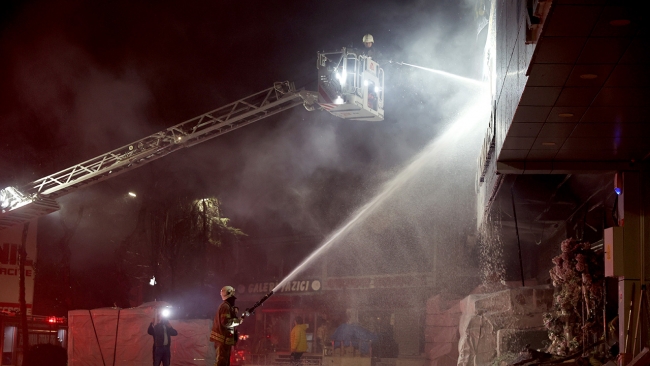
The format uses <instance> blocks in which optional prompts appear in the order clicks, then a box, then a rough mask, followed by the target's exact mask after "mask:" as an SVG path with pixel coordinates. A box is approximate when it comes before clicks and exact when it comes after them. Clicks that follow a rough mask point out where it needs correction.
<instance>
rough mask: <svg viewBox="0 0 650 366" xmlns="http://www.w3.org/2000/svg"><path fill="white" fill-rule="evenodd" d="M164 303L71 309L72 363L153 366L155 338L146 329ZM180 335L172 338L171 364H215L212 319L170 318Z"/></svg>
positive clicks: (69, 325) (70, 350) (69, 340)
mask: <svg viewBox="0 0 650 366" xmlns="http://www.w3.org/2000/svg"><path fill="white" fill-rule="evenodd" d="M160 306H161V303H160V302H157V303H148V304H143V305H141V306H139V307H137V308H130V309H118V308H102V309H94V310H73V311H70V312H68V329H69V338H68V365H69V366H140V365H142V366H144V365H147V366H148V365H151V363H152V362H153V359H152V350H153V337H152V336H150V335H149V334H147V328H148V327H149V324H150V323H151V320H152V319H153V315H154V312H155V309H156V308H157V307H160ZM170 323H171V325H172V327H174V329H176V330H177V331H178V335H177V336H175V337H172V345H171V352H172V364H173V365H175V366H184V365H201V366H203V365H206V366H207V365H213V364H214V346H213V343H211V342H210V341H209V336H210V327H211V326H212V320H210V319H190V320H171V321H170Z"/></svg>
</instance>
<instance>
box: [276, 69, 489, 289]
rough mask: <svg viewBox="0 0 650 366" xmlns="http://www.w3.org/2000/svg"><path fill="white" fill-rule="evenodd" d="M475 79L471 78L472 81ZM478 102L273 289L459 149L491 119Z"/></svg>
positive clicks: (480, 100)
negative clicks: (449, 152) (444, 151)
mask: <svg viewBox="0 0 650 366" xmlns="http://www.w3.org/2000/svg"><path fill="white" fill-rule="evenodd" d="M470 80H471V79H470ZM473 100H478V102H473V103H472V104H471V105H468V106H466V107H465V110H463V111H462V112H461V113H459V116H458V118H457V119H456V120H455V121H454V122H453V123H451V125H450V126H449V128H448V129H447V130H446V131H445V132H444V133H443V134H442V135H441V136H440V137H438V138H436V139H434V140H433V141H432V142H430V143H429V145H427V146H426V147H425V148H424V149H423V150H422V151H421V152H420V153H418V154H417V155H416V156H415V157H414V158H413V159H412V161H411V162H410V163H409V164H408V165H406V167H405V168H404V169H402V170H401V171H400V172H399V173H398V174H397V175H396V176H395V177H394V178H393V179H391V180H390V181H388V182H387V183H386V184H385V185H384V187H383V188H382V189H381V191H380V192H379V193H378V194H377V195H376V196H374V197H373V198H372V199H371V200H370V201H369V202H368V203H366V204H365V205H363V206H362V207H361V208H359V209H358V210H357V211H356V212H355V213H354V214H353V215H352V216H351V217H350V219H349V220H347V221H346V222H345V223H344V224H343V225H341V226H340V227H339V228H338V229H336V230H335V231H334V232H333V233H332V234H330V235H329V236H328V237H327V238H326V239H325V241H324V242H323V243H322V244H321V245H320V246H319V247H318V249H316V250H315V251H314V252H313V253H312V254H310V255H309V256H308V257H307V258H306V259H305V260H304V261H303V262H302V263H301V264H300V265H298V267H296V269H294V270H293V271H292V272H291V273H289V275H287V276H286V277H285V278H284V279H283V280H282V281H281V282H280V283H278V284H277V285H276V286H275V288H274V289H273V291H274V292H276V291H277V290H278V289H281V288H282V287H284V285H285V284H286V283H287V282H288V281H290V280H291V279H293V278H294V277H295V276H296V275H297V274H299V273H300V272H301V271H302V270H304V269H305V268H307V267H308V266H309V265H310V264H311V263H312V262H313V261H314V260H316V259H317V258H318V257H320V256H321V255H323V254H324V253H325V252H326V251H327V250H328V249H330V248H331V247H332V246H333V245H334V244H335V243H338V242H340V241H339V239H342V238H343V237H344V236H345V235H346V234H347V233H349V232H350V231H351V230H353V229H354V228H355V227H356V226H357V225H359V224H360V223H362V222H363V221H364V220H365V219H366V218H368V217H369V216H370V215H371V214H372V213H373V212H375V211H376V210H377V209H378V208H379V207H380V206H381V205H382V204H383V203H384V202H386V200H387V199H388V198H390V197H392V196H393V195H394V194H395V193H396V192H398V191H399V190H400V189H401V188H402V187H404V186H405V185H406V183H408V182H409V181H410V180H411V178H413V177H414V176H415V175H416V174H417V173H418V172H419V171H420V170H421V169H422V168H423V167H425V166H426V164H427V163H428V162H430V161H431V159H436V156H437V155H439V153H441V152H442V149H453V148H454V147H457V146H458V142H459V141H462V139H463V136H464V135H465V134H467V133H468V132H469V131H471V130H472V129H476V128H478V127H479V126H480V125H481V124H482V123H484V122H485V121H487V119H488V118H489V113H490V109H489V103H487V102H485V101H486V100H489V98H487V97H486V93H484V92H481V94H480V95H479V97H478V98H476V99H473Z"/></svg>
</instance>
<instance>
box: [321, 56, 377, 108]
mask: <svg viewBox="0 0 650 366" xmlns="http://www.w3.org/2000/svg"><path fill="white" fill-rule="evenodd" d="M317 68H318V104H319V105H320V106H321V108H323V109H324V110H326V111H328V112H329V113H331V114H333V115H335V116H336V117H339V118H343V119H351V120H360V121H383V120H384V70H383V69H382V68H381V67H380V66H379V64H378V63H377V62H376V61H375V60H373V59H372V58H371V57H369V56H366V55H363V54H361V53H360V52H358V51H357V50H355V49H347V48H345V47H344V48H342V49H341V50H340V51H336V52H319V53H318V64H317Z"/></svg>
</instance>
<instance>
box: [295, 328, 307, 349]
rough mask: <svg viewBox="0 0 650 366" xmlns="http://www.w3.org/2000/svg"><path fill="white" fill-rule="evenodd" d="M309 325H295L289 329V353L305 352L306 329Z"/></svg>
mask: <svg viewBox="0 0 650 366" xmlns="http://www.w3.org/2000/svg"><path fill="white" fill-rule="evenodd" d="M308 327H309V324H296V325H295V326H294V327H293V329H291V352H307V328H308Z"/></svg>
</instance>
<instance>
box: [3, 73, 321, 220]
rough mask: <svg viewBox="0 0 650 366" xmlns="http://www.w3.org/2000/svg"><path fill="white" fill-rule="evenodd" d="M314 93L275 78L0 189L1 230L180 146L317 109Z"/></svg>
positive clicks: (50, 208) (190, 144) (52, 208)
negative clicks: (201, 111) (152, 130)
mask: <svg viewBox="0 0 650 366" xmlns="http://www.w3.org/2000/svg"><path fill="white" fill-rule="evenodd" d="M317 99H318V97H317V95H316V94H315V93H312V92H309V91H305V90H299V91H296V89H295V87H294V85H293V83H290V82H288V81H285V82H276V83H275V84H274V85H273V87H271V88H268V89H265V90H262V91H260V92H257V93H255V94H252V95H250V96H248V97H245V98H242V99H240V100H238V101H236V102H233V103H230V104H227V105H224V106H222V107H220V108H217V109H215V110H212V111H210V112H207V113H204V114H201V115H200V116H196V117H194V118H192V119H190V120H187V121H185V122H182V123H179V124H177V125H175V126H172V127H169V128H167V129H165V130H163V131H160V132H156V133H154V134H153V135H150V136H147V137H145V138H143V139H140V140H138V141H135V142H133V143H131V144H128V145H125V146H122V147H121V148H119V149H115V150H113V151H110V152H108V153H105V154H102V155H100V156H97V157H95V158H93V159H90V160H87V161H85V162H83V163H80V164H77V165H74V166H71V167H69V168H67V169H64V170H61V171H60V172H57V173H54V174H51V175H48V176H46V177H43V178H40V179H38V180H36V181H34V182H31V183H29V184H26V185H25V186H23V187H20V188H13V187H7V188H5V189H3V190H2V191H0V205H1V207H0V209H1V210H2V211H1V212H0V230H1V229H3V228H6V227H9V226H13V225H16V224H19V223H23V222H27V221H29V220H31V219H32V218H34V217H38V216H42V215H46V214H48V213H50V212H54V211H57V210H58V209H59V206H58V204H57V203H56V201H55V200H54V199H55V198H57V197H60V196H62V195H64V194H67V193H70V192H71V191H73V190H75V189H78V188H81V187H85V186H89V185H91V184H94V183H97V182H101V181H103V180H105V179H108V178H112V177H114V176H116V175H119V174H121V173H125V172H127V171H130V170H133V169H136V168H138V167H139V166H141V165H143V164H146V163H149V162H152V161H154V160H156V159H159V158H161V157H163V156H166V155H167V154H169V153H171V152H174V151H176V150H179V149H182V148H185V147H190V146H193V145H196V144H199V143H201V142H203V141H206V140H209V139H212V138H214V137H217V136H220V135H223V134H225V133H228V132H230V131H234V130H236V129H238V128H240V127H244V126H246V125H249V124H251V123H253V122H257V121H259V120H261V119H264V118H266V117H270V116H272V115H274V114H277V113H280V112H282V111H285V110H287V109H291V108H293V107H296V106H299V105H304V106H305V108H307V109H308V110H313V109H314V106H313V105H314V103H315V102H316V101H317Z"/></svg>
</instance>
